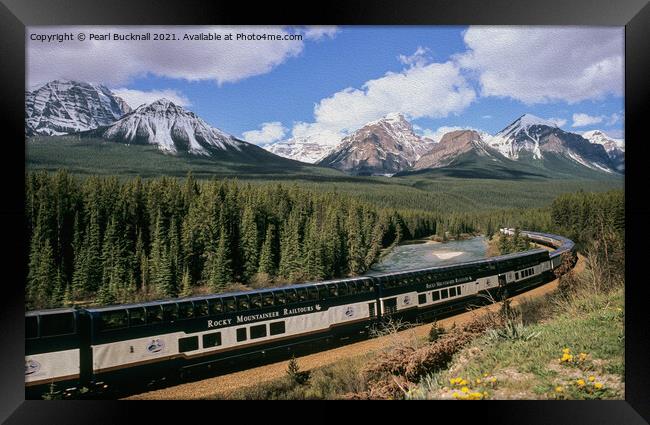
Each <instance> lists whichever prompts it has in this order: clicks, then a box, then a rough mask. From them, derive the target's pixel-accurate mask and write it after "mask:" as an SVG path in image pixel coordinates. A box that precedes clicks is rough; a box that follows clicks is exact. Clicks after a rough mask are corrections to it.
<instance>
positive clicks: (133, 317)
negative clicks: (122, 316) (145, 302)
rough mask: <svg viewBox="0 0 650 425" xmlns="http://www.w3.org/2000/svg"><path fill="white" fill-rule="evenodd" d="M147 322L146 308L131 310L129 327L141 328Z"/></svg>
mask: <svg viewBox="0 0 650 425" xmlns="http://www.w3.org/2000/svg"><path fill="white" fill-rule="evenodd" d="M144 322H145V311H144V307H139V308H130V309H129V326H141V325H144Z"/></svg>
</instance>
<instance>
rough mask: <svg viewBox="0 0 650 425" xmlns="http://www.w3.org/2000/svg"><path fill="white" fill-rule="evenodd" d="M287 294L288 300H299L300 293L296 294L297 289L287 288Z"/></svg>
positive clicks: (293, 301) (291, 301) (292, 301)
mask: <svg viewBox="0 0 650 425" xmlns="http://www.w3.org/2000/svg"><path fill="white" fill-rule="evenodd" d="M285 294H287V300H289V302H290V303H295V302H298V294H296V290H295V289H287V290H286V291H285Z"/></svg>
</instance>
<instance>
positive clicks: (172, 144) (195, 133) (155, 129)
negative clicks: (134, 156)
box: [83, 99, 253, 156]
mask: <svg viewBox="0 0 650 425" xmlns="http://www.w3.org/2000/svg"><path fill="white" fill-rule="evenodd" d="M83 136H84V137H101V138H103V139H106V140H110V141H115V142H120V143H127V144H150V145H155V146H156V147H157V148H158V149H160V150H162V151H164V152H166V153H172V154H173V153H179V152H184V153H189V154H194V155H205V156H209V155H210V151H213V150H236V151H240V150H242V148H245V147H246V148H248V147H250V146H253V145H251V144H249V143H246V142H243V141H241V140H238V139H236V138H234V137H233V136H231V135H229V134H227V133H224V132H223V131H221V130H219V129H217V128H214V127H211V126H210V125H209V124H208V123H206V122H205V121H203V120H202V119H201V118H199V117H198V116H197V115H196V114H195V113H194V112H190V111H186V110H185V109H183V108H182V107H181V106H178V105H176V104H174V103H173V102H171V101H169V100H167V99H158V100H157V101H155V102H153V103H150V104H144V105H141V106H139V107H138V108H137V109H136V110H134V111H132V112H130V113H129V114H127V115H125V116H124V117H122V118H121V119H119V120H118V121H116V122H114V123H113V124H111V125H109V126H106V127H100V128H97V129H95V130H91V131H88V132H85V133H84V134H83Z"/></svg>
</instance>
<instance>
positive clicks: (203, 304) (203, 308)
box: [194, 300, 208, 317]
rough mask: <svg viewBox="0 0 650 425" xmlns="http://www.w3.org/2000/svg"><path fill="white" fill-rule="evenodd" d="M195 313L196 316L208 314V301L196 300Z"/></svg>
mask: <svg viewBox="0 0 650 425" xmlns="http://www.w3.org/2000/svg"><path fill="white" fill-rule="evenodd" d="M194 315H195V316H196V317H203V316H207V315H208V302H207V301H206V300H201V301H194Z"/></svg>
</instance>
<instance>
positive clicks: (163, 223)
mask: <svg viewBox="0 0 650 425" xmlns="http://www.w3.org/2000/svg"><path fill="white" fill-rule="evenodd" d="M624 76H625V27H623V26H559V25H553V26H513V25H488V26H486V25H469V26H468V25H463V26H461V25H451V26H450V25H445V26H441V25H422V26H395V25H367V26H355V25H336V26H335V25H327V26H323V25H320V26H319V25H311V26H310V25H306V26H300V25H291V26H252V25H251V26H225V25H222V26H182V25H151V26H144V25H140V26H108V25H101V26H99V25H98V26H86V25H75V26H38V25H35V26H27V27H26V30H25V101H24V113H25V121H24V131H25V181H24V213H25V220H24V226H25V234H26V249H27V251H28V254H27V255H26V256H25V261H26V264H24V267H25V269H26V276H25V284H24V297H25V312H24V315H25V398H26V399H27V400H62V399H63V400H76V399H93V400H97V399H100V400H107V399H108V400H115V399H128V400H178V399H182V400H189V399H201V400H305V399H325V400H334V399H345V400H624V399H625V367H626V364H625V331H624V330H625V326H624V323H625V296H624V294H625V221H626V220H625V218H626V217H625V190H624V187H625V186H624V184H625V136H626V135H625V112H626V111H625V78H624Z"/></svg>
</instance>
